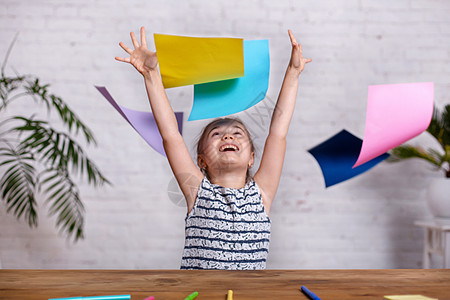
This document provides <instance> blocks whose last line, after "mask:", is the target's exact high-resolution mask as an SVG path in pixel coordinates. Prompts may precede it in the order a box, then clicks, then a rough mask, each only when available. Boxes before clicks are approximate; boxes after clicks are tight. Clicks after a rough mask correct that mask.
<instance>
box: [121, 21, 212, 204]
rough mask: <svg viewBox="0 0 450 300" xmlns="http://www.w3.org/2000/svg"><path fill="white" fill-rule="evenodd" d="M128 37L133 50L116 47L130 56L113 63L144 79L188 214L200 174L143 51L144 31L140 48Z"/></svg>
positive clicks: (153, 62) (153, 59)
mask: <svg viewBox="0 0 450 300" xmlns="http://www.w3.org/2000/svg"><path fill="white" fill-rule="evenodd" d="M130 35H131V40H132V42H133V46H134V50H132V49H130V48H128V47H127V46H126V45H124V44H123V43H122V42H120V43H119V45H120V47H122V48H123V49H124V50H125V51H126V52H127V53H128V54H130V57H127V58H123V57H116V60H118V61H122V62H126V63H130V64H132V65H133V66H134V67H135V68H136V70H138V71H139V73H141V74H142V76H143V77H144V81H145V87H146V89H147V95H148V99H149V101H150V106H151V109H152V112H153V115H154V117H155V121H156V124H157V125H158V129H159V132H160V133H161V136H162V139H163V145H164V150H165V151H166V155H167V159H168V160H169V164H170V167H171V168H172V172H173V174H174V175H175V178H176V179H177V181H178V185H179V186H180V188H181V191H182V192H183V195H184V196H185V198H186V202H187V206H188V211H191V209H192V207H193V206H194V202H195V198H196V197H197V189H198V187H199V186H200V183H201V181H202V179H203V174H202V172H201V171H200V170H199V169H198V168H197V166H196V165H195V163H194V161H193V160H192V158H191V155H190V154H189V151H188V149H187V147H186V144H185V142H184V140H183V137H182V136H181V134H180V132H179V131H178V123H177V120H176V118H175V114H174V112H173V110H172V106H171V105H170V102H169V99H168V98H167V94H166V92H165V90H164V86H163V83H162V80H161V77H160V75H159V72H158V69H157V65H158V58H157V55H156V52H152V51H150V50H149V49H148V47H147V40H146V38H145V29H144V27H141V45H139V42H138V41H137V39H136V36H135V35H134V33H133V32H131V34H130Z"/></svg>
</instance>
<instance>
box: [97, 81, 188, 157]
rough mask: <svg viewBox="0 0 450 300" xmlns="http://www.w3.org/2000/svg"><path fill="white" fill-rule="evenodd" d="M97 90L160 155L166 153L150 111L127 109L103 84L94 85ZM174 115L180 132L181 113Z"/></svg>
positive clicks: (181, 124) (181, 126) (181, 123)
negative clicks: (119, 103) (118, 102)
mask: <svg viewBox="0 0 450 300" xmlns="http://www.w3.org/2000/svg"><path fill="white" fill-rule="evenodd" d="M95 87H96V88H97V90H98V91H99V92H100V93H101V94H102V95H103V97H105V98H106V100H108V102H109V103H110V104H111V105H112V106H113V107H114V108H115V109H116V110H117V111H118V112H119V114H121V115H122V117H123V118H124V119H125V120H127V122H128V123H129V124H130V125H131V126H132V127H133V128H134V129H135V130H136V131H137V133H139V135H140V136H141V137H142V138H143V139H144V140H145V141H146V142H147V144H149V145H150V147H152V148H153V149H155V150H156V151H157V152H159V153H160V154H161V155H164V156H165V155H166V153H165V151H164V147H163V142H162V137H161V134H160V133H159V130H158V126H157V125H156V121H155V118H154V116H153V114H152V113H150V112H144V111H137V110H132V109H128V108H126V107H123V106H121V105H118V104H117V102H116V101H115V100H114V99H113V97H112V96H111V94H110V93H109V92H108V90H107V89H106V88H105V87H103V86H95ZM175 117H176V119H177V122H178V130H179V131H180V133H182V128H183V113H182V112H176V113H175Z"/></svg>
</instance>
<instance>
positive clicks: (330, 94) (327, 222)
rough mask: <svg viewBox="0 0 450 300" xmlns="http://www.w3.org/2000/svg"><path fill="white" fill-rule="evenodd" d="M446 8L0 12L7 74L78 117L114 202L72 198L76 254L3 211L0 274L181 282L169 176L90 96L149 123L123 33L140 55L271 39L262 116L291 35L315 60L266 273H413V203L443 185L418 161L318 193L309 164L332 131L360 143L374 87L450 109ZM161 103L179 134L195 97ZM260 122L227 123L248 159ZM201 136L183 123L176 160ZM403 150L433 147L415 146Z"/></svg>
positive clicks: (86, 6) (124, 7) (89, 5)
mask: <svg viewBox="0 0 450 300" xmlns="http://www.w3.org/2000/svg"><path fill="white" fill-rule="evenodd" d="M449 3H450V2H449V1H447V0H434V1H428V0H427V1H425V0H401V1H388V0H380V1H369V0H352V1H348V0H323V1H294V0H281V1H268V0H267V1H266V0H252V1H238V0H228V1H207V0H195V1H178V0H170V1H157V0H148V1H140V0H129V1H118V0H109V1H87V0H67V1H56V0H38V1H34V0H33V1H31V0H20V1H16V0H14V1H13V0H2V2H1V4H0V7H1V9H0V37H1V40H2V41H3V42H2V43H1V44H0V54H1V57H2V60H3V57H4V55H5V53H6V51H7V48H8V45H9V41H11V40H12V39H13V37H14V35H15V34H16V33H17V32H18V33H19V37H18V40H17V42H16V44H15V46H14V49H13V51H12V53H11V56H10V58H9V61H8V66H7V67H6V69H5V71H6V72H7V73H8V74H14V70H16V71H17V72H19V73H21V74H35V75H37V76H39V77H40V78H41V80H42V81H43V82H47V83H50V84H51V91H52V92H53V93H55V94H58V95H60V96H61V97H62V98H64V99H65V100H66V101H67V102H68V103H69V104H70V105H71V106H72V108H73V109H74V110H76V111H77V113H78V114H79V116H80V117H81V118H82V119H83V120H84V121H85V122H86V123H87V124H88V126H90V127H91V129H92V130H93V131H94V133H95V135H96V138H97V140H98V147H97V148H94V147H90V148H88V153H89V155H90V156H91V157H92V158H93V159H94V160H95V161H96V163H97V165H98V166H99V167H100V168H101V170H102V171H103V172H104V173H105V175H106V176H107V178H108V179H110V180H111V182H112V183H113V186H107V187H104V188H101V189H93V188H90V187H88V186H86V184H83V183H81V184H80V188H81V192H82V200H83V202H84V204H85V206H86V228H85V230H86V239H85V240H82V241H80V242H78V243H77V244H73V243H71V242H69V241H67V240H65V239H64V238H63V237H62V236H61V235H60V234H59V233H58V231H57V230H56V229H55V226H54V219H53V218H49V217H47V215H46V209H45V206H44V204H43V203H41V207H40V209H39V211H40V219H39V221H40V224H39V227H38V228H36V229H29V228H28V227H27V226H26V225H25V224H24V222H18V221H17V220H16V219H15V218H14V217H13V216H12V215H10V214H7V213H6V209H5V205H4V203H3V202H1V203H0V261H1V266H2V267H3V268H50V269H51V268H82V269H84V268H114V269H122V268H123V269H146V268H157V269H173V268H175V269H177V268H179V266H180V261H181V253H182V248H183V243H184V217H185V214H186V208H185V207H184V206H180V205H177V204H175V203H174V202H173V201H172V200H171V198H169V192H170V193H172V196H173V194H176V193H177V191H175V190H174V189H173V188H171V187H169V183H170V182H171V181H172V182H173V176H172V174H171V171H170V168H169V165H168V163H167V162H166V159H165V158H164V157H162V156H161V155H159V154H158V153H156V152H155V151H153V150H152V149H151V148H149V147H148V146H147V144H146V143H145V142H144V141H143V140H142V139H141V138H140V137H139V136H138V134H136V133H135V132H134V131H133V129H132V128H131V127H130V126H128V125H127V123H126V122H125V121H124V120H123V119H122V118H121V116H120V115H119V114H118V113H116V112H115V110H114V109H113V108H112V107H111V106H110V105H109V104H108V103H107V102H106V101H105V100H104V99H103V98H102V96H101V95H100V94H99V93H98V92H97V91H96V90H95V89H94V87H93V85H94V84H96V85H105V86H106V87H107V88H108V89H109V90H110V92H111V93H112V95H113V96H114V97H115V99H116V100H117V101H118V102H119V103H120V104H122V105H124V106H127V107H129V108H132V109H137V110H148V109H149V105H148V102H147V98H146V93H145V89H144V85H143V80H142V79H141V77H140V75H139V74H138V73H137V72H136V71H135V70H134V69H133V68H132V67H131V66H129V65H127V64H123V63H119V62H116V61H115V60H114V56H120V55H125V54H126V53H124V52H123V51H122V50H121V48H120V47H119V46H118V43H119V41H124V42H126V43H127V44H129V45H130V40H129V32H130V31H134V32H135V33H138V31H139V27H140V26H141V25H143V26H145V27H146V29H147V37H148V42H149V45H150V46H151V47H153V40H152V34H153V33H167V34H179V35H195V36H231V37H243V38H246V39H260V38H267V39H269V43H270V60H271V74H270V85H269V90H268V93H267V98H266V102H265V103H266V104H267V103H268V104H267V105H272V106H273V103H274V101H275V100H276V99H277V94H278V91H279V88H280V85H281V82H282V79H283V75H284V71H285V67H286V65H287V63H288V59H289V55H290V44H289V38H288V35H287V30H288V29H292V30H293V32H294V34H295V35H296V37H297V39H298V40H299V41H300V42H301V43H302V44H303V49H304V55H305V57H308V58H312V59H313V62H312V63H311V64H309V65H308V66H307V67H306V69H305V71H304V73H303V74H302V75H301V79H300V80H301V83H300V90H299V93H298V98H297V106H296V111H295V114H294V116H293V120H292V123H291V127H290V130H291V131H290V133H289V136H288V147H287V153H286V163H285V166H284V170H283V175H282V178H281V182H280V186H279V191H278V194H277V197H276V199H275V202H274V204H273V208H272V211H271V219H272V224H273V233H272V243H271V252H270V254H269V260H268V268H289V269H290V268H295V269H303V268H312V269H314V268H319V269H321V268H322V269H326V268H418V267H421V261H422V252H421V251H422V243H423V232H422V230H421V229H419V228H416V227H415V226H414V225H413V222H414V221H415V220H417V219H424V218H429V217H430V214H429V212H428V210H427V208H426V204H425V190H426V187H427V185H428V182H429V181H430V179H431V178H433V177H437V176H440V175H441V174H437V173H435V172H433V171H432V170H431V168H430V167H429V166H428V165H427V164H426V163H424V162H421V161H409V162H402V163H398V164H387V163H384V162H383V163H381V164H380V165H378V166H377V167H375V168H374V169H372V170H371V171H369V172H367V173H365V174H363V175H361V176H359V177H357V178H354V179H352V180H349V181H347V182H344V183H341V184H339V185H336V186H333V187H331V188H329V189H325V188H324V182H323V179H322V176H321V173H320V169H319V167H318V165H317V163H316V162H315V161H314V159H313V158H312V157H311V156H310V155H309V154H308V152H307V149H309V148H311V147H313V146H315V145H316V144H317V143H319V142H322V141H323V140H324V139H326V138H328V137H330V136H331V135H333V134H335V133H336V132H338V131H340V130H341V129H343V128H345V129H347V130H349V131H351V132H352V133H353V134H356V135H358V136H360V137H361V138H362V137H363V135H364V126H365V124H364V122H365V109H366V99H367V86H368V85H371V84H384V83H404V82H421V81H433V82H434V83H435V102H436V104H437V105H438V106H440V107H442V106H443V105H445V104H447V103H449V102H450V96H449V95H450V68H449V67H448V66H449V64H450V50H449V47H448V45H450V30H449V28H450V17H449V16H450V5H449ZM168 95H169V98H170V100H171V103H172V105H173V107H174V110H175V111H184V112H185V120H187V116H188V114H189V111H190V107H191V104H192V87H182V88H176V89H171V90H168ZM257 108H260V110H261V109H263V108H264V104H262V103H260V104H258V106H257ZM257 108H251V109H250V110H249V111H248V112H246V113H240V114H239V115H240V116H241V117H242V119H244V121H247V124H248V127H249V128H251V130H252V131H253V133H254V135H255V143H256V144H257V147H258V148H259V155H261V149H262V146H263V142H264V137H265V135H266V134H267V127H268V121H269V120H268V119H267V118H266V119H265V120H264V119H258V120H256V119H252V118H251V117H250V113H255V112H256V111H255V110H256V109H257ZM11 109H13V108H11ZM14 109H17V110H16V111H14V110H10V111H9V112H8V113H15V112H16V113H19V112H20V113H24V114H31V113H33V112H34V110H35V108H34V107H33V106H31V107H30V106H29V105H27V103H26V102H25V101H24V102H22V103H20V102H19V103H17V104H16V106H15V107H14ZM256 113H257V112H256ZM258 122H259V123H258ZM204 124H205V122H204V121H195V122H186V123H185V125H184V136H185V139H186V141H187V144H188V147H189V149H193V148H194V144H195V139H196V137H197V136H198V133H199V131H200V129H201V128H202V126H203V125H204ZM261 128H262V129H261ZM411 143H425V144H429V145H433V141H432V140H431V139H430V138H429V137H427V136H426V134H423V135H421V136H419V137H417V138H415V139H414V140H413V141H411ZM175 198H176V197H175Z"/></svg>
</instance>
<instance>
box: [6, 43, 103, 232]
mask: <svg viewBox="0 0 450 300" xmlns="http://www.w3.org/2000/svg"><path fill="white" fill-rule="evenodd" d="M16 37H17V36H16ZM14 41H15V39H14ZM14 41H13V42H12V43H11V45H10V46H9V49H8V52H7V54H6V56H5V59H4V61H3V64H2V68H1V77H0V98H1V103H0V105H1V106H0V117H2V116H3V120H1V121H0V168H1V169H0V174H2V175H1V178H0V196H1V199H2V200H3V201H4V202H5V203H6V208H7V212H8V213H10V212H12V213H13V214H14V215H15V216H16V218H17V219H19V220H20V219H21V218H24V219H25V220H27V222H28V225H29V226H30V227H36V226H37V225H38V215H37V211H36V208H37V205H38V202H37V199H43V200H44V203H45V204H46V205H48V210H49V214H50V215H51V216H52V215H56V227H57V228H59V230H60V231H63V232H64V233H65V235H66V236H67V238H70V237H73V239H74V241H77V240H78V239H80V238H84V235H83V227H84V206H83V203H82V201H81V199H80V193H79V189H78V187H77V184H76V182H75V180H74V176H77V177H79V179H82V178H83V177H85V176H87V182H88V183H89V184H91V185H93V186H96V187H97V186H101V185H103V184H105V183H109V182H108V180H107V179H106V178H105V177H104V176H103V175H102V173H101V172H100V170H99V169H98V168H97V167H96V166H95V164H94V163H93V162H92V161H91V160H90V159H89V158H88V157H87V156H86V154H85V152H84V150H83V148H82V147H81V146H80V145H79V144H78V143H77V142H76V141H75V140H74V139H73V138H72V136H77V135H78V134H80V133H81V134H82V135H83V137H84V140H85V142H86V144H87V145H89V144H94V145H96V141H95V139H94V136H93V134H92V132H91V130H90V129H89V128H88V127H87V126H86V125H85V124H84V123H83V122H81V120H80V119H79V117H78V116H77V115H76V114H75V113H74V112H73V111H72V110H71V109H70V108H69V106H68V105H67V104H66V103H65V102H64V101H63V100H62V99H61V98H60V97H58V96H55V95H54V94H50V93H49V90H48V88H49V85H48V84H41V83H40V81H39V78H37V77H35V76H32V75H26V76H19V75H16V76H13V77H8V76H6V75H5V66H6V62H7V60H8V56H9V54H10V52H11V49H12V46H13V45H14ZM18 99H23V100H27V101H29V102H30V103H29V105H32V103H31V100H34V104H36V105H45V107H46V110H47V113H50V112H51V111H56V112H57V114H58V116H59V119H60V120H61V121H62V127H63V128H64V129H63V130H57V129H55V127H54V126H52V124H50V123H49V122H48V121H44V120H39V119H37V118H36V116H35V115H31V116H29V117H24V116H20V115H15V116H9V117H5V115H6V113H5V110H6V108H7V106H8V105H9V104H10V103H11V102H13V101H16V100H18ZM2 112H3V113H2ZM59 127H61V126H59Z"/></svg>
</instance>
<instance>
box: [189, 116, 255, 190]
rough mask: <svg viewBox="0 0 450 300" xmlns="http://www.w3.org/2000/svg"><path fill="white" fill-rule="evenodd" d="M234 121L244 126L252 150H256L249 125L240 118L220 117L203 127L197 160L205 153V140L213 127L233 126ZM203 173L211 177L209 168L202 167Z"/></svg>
mask: <svg viewBox="0 0 450 300" xmlns="http://www.w3.org/2000/svg"><path fill="white" fill-rule="evenodd" d="M234 123H238V124H239V125H241V126H242V128H243V129H244V131H245V133H246V134H247V136H248V140H249V143H250V147H251V152H253V153H254V152H255V146H254V145H253V141H252V137H251V136H250V132H248V130H247V127H246V126H245V124H244V123H243V122H242V121H241V120H239V119H238V118H219V119H215V120H214V121H212V122H211V123H209V124H208V125H206V127H205V128H204V129H203V131H202V134H201V135H200V138H199V140H198V143H197V160H198V158H199V156H200V155H202V154H203V149H204V147H205V141H206V138H207V136H208V133H209V132H210V131H211V129H212V128H214V127H216V126H231V125H232V124H234ZM201 170H202V173H203V174H204V175H205V176H206V177H207V178H208V179H210V178H209V174H208V170H207V169H203V168H202V169H201ZM250 177H251V176H250V167H248V168H247V174H246V178H245V181H248V180H249V179H250Z"/></svg>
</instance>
